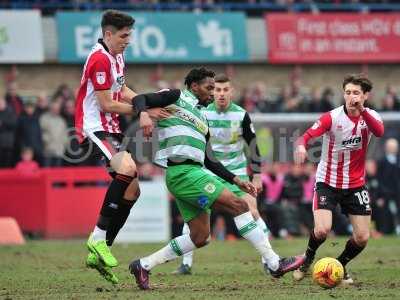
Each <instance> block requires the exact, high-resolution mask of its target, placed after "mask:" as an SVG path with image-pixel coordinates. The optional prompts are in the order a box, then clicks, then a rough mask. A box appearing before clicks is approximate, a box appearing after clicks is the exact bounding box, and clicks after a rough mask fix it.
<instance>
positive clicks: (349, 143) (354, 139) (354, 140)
mask: <svg viewBox="0 0 400 300" xmlns="http://www.w3.org/2000/svg"><path fill="white" fill-rule="evenodd" d="M360 143H361V136H351V137H350V138H349V139H348V140H344V141H342V146H344V147H351V148H352V147H354V146H356V145H358V144H360Z"/></svg>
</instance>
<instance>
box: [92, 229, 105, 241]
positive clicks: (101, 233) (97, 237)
mask: <svg viewBox="0 0 400 300" xmlns="http://www.w3.org/2000/svg"><path fill="white" fill-rule="evenodd" d="M106 233H107V231H105V230H103V229H100V228H99V227H97V226H96V227H95V228H94V230H93V233H92V239H93V241H95V242H97V241H105V240H106Z"/></svg>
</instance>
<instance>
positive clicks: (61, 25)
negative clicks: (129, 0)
mask: <svg viewBox="0 0 400 300" xmlns="http://www.w3.org/2000/svg"><path fill="white" fill-rule="evenodd" d="M130 14H131V15H132V16H133V17H134V19H135V25H134V30H133V35H132V42H131V45H130V46H129V47H128V48H127V50H126V51H125V58H126V61H127V62H143V63H149V62H150V63H151V62H154V63H158V62H236V61H238V62H239V61H247V60H248V50H247V43H246V22H245V21H246V19H245V16H244V14H242V13H224V14H218V13H200V14H196V13H180V12H179V13H178V12H167V13H165V12H163V13H144V12H131V13H130ZM56 20H57V27H58V40H59V44H58V46H59V61H60V62H83V61H84V60H85V59H86V57H87V55H88V54H89V52H90V50H91V48H92V47H93V45H94V44H95V43H96V41H97V39H98V38H99V37H101V28H100V22H101V12H98V13H89V12H88V13H85V12H83V13H69V12H63V13H58V14H57V15H56Z"/></svg>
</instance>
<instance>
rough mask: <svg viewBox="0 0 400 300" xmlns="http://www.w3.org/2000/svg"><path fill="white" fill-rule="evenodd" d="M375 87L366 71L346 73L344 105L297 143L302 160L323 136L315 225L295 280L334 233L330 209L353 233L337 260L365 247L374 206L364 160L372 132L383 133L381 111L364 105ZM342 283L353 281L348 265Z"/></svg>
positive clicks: (297, 154)
mask: <svg viewBox="0 0 400 300" xmlns="http://www.w3.org/2000/svg"><path fill="white" fill-rule="evenodd" d="M371 89H372V83H371V81H370V80H368V79H367V78H366V77H365V76H363V75H362V74H359V75H349V76H346V77H345V78H344V81H343V91H344V99H345V104H344V105H343V106H340V107H338V108H336V109H334V110H332V111H330V112H327V113H325V114H323V115H322V116H321V117H320V119H319V120H318V121H317V122H315V123H314V125H313V126H312V127H311V128H309V129H308V130H307V131H306V132H305V133H304V135H303V136H301V137H300V138H299V140H298V141H297V142H296V149H295V153H294V160H295V162H296V163H303V162H304V161H305V160H306V158H307V150H306V147H307V144H308V142H309V140H310V139H313V138H316V137H319V136H321V135H322V136H323V143H322V153H321V159H320V162H319V164H318V170H317V174H316V185H315V193H314V198H313V213H314V229H313V230H312V231H311V233H310V239H309V242H308V247H307V250H306V259H305V261H304V263H303V265H302V266H301V267H300V268H299V269H298V270H296V271H295V272H294V273H293V276H294V278H295V279H296V280H301V279H303V278H304V276H305V274H306V273H307V271H308V269H309V267H310V265H311V264H312V262H313V260H314V257H315V253H316V251H317V249H318V247H319V246H320V245H321V244H322V243H323V242H324V241H325V239H326V237H327V235H328V233H329V232H330V230H331V227H332V211H333V210H334V209H335V208H336V206H337V205H338V204H339V205H340V207H341V209H342V212H343V213H345V214H346V215H348V216H349V219H350V222H351V224H352V226H353V235H352V237H351V238H350V239H349V240H348V241H347V243H346V246H345V249H344V251H343V252H342V253H341V254H340V255H339V257H338V258H337V259H338V260H339V261H340V262H341V263H342V265H343V266H344V267H345V266H346V265H347V263H348V262H349V261H350V260H352V259H353V258H355V257H356V256H357V255H358V254H359V253H360V252H361V251H362V250H363V249H364V248H365V246H366V245H367V242H368V238H369V225H370V221H371V206H370V203H369V195H368V191H367V189H366V187H365V160H366V154H367V149H368V143H369V141H370V139H371V136H372V134H373V135H375V136H377V137H381V136H382V135H383V132H384V126H383V123H382V120H381V118H380V116H379V115H378V113H377V112H375V111H374V110H372V109H369V108H365V107H364V102H365V101H366V100H367V99H368V96H369V93H370V91H371ZM343 282H344V283H352V282H353V280H352V279H351V278H350V276H349V274H348V273H347V272H346V269H345V277H344V280H343Z"/></svg>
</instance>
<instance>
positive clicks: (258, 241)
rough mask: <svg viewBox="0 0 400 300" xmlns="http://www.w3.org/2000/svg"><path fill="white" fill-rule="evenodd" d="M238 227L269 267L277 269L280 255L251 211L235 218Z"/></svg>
mask: <svg viewBox="0 0 400 300" xmlns="http://www.w3.org/2000/svg"><path fill="white" fill-rule="evenodd" d="M233 220H234V221H235V224H236V227H237V229H238V230H239V233H240V235H241V236H242V237H244V238H245V239H246V240H248V241H249V242H250V243H252V244H253V246H254V247H255V248H256V250H257V251H258V252H259V253H260V254H261V256H262V257H263V258H264V259H265V261H266V263H267V264H268V267H269V268H270V269H271V270H273V271H276V270H277V269H278V268H279V256H278V255H277V254H276V253H275V252H274V251H273V250H272V248H271V244H270V243H269V241H268V239H267V238H266V237H265V234H264V232H263V231H262V230H261V228H260V227H259V226H257V223H256V222H255V221H254V219H253V216H252V215H251V213H250V212H249V211H248V212H245V213H244V214H241V215H239V216H237V217H235V218H234V219H233Z"/></svg>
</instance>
